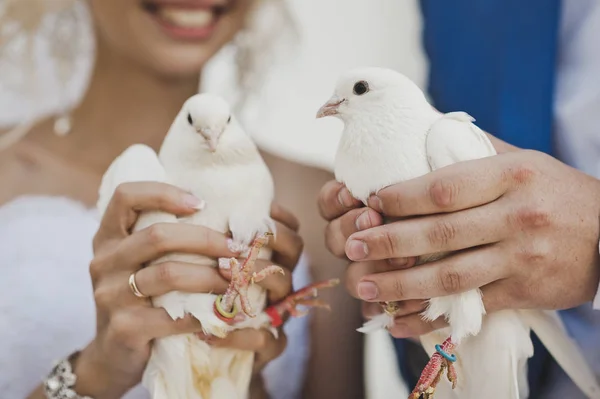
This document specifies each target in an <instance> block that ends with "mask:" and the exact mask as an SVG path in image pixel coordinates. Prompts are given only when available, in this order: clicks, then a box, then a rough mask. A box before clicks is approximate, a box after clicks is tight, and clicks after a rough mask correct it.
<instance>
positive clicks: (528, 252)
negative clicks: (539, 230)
mask: <svg viewBox="0 0 600 399" xmlns="http://www.w3.org/2000/svg"><path fill="white" fill-rule="evenodd" d="M551 248H552V244H551V243H550V242H549V240H546V239H539V238H538V239H536V240H532V241H530V242H529V243H527V244H525V245H521V247H520V249H519V258H520V260H521V262H523V263H526V264H537V263H545V261H546V260H547V259H548V257H549V256H550V252H551V250H552V249H551Z"/></svg>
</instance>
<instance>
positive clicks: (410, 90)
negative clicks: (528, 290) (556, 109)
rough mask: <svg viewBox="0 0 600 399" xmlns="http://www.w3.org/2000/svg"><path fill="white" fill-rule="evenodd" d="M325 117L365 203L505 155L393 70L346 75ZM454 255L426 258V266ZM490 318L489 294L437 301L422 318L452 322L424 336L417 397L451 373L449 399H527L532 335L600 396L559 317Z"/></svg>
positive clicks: (519, 314) (348, 179) (381, 319)
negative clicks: (333, 123) (425, 356)
mask: <svg viewBox="0 0 600 399" xmlns="http://www.w3.org/2000/svg"><path fill="white" fill-rule="evenodd" d="M325 116H335V117H337V118H339V119H341V120H342V121H343V122H344V131H343V133H342V137H341V140H340V142H339V144H338V149H337V153H336V157H335V164H334V171H335V177H336V180H338V181H339V182H341V183H343V184H345V185H346V187H347V188H348V190H349V191H350V192H351V193H352V195H353V196H354V197H355V198H357V199H359V200H361V201H363V202H364V203H365V204H366V201H367V199H368V197H369V196H370V195H372V194H373V193H376V192H378V191H379V190H380V189H382V188H384V187H386V186H389V185H392V184H395V183H399V182H401V181H405V180H408V179H412V178H416V177H418V176H422V175H424V174H426V173H429V172H431V171H433V170H435V169H438V168H442V167H444V166H447V165H450V164H452V163H455V162H460V161H466V160H472V159H477V158H483V157H487V156H493V155H495V154H496V151H495V150H494V147H493V146H492V143H491V142H490V141H489V139H488V138H487V136H486V135H485V134H484V133H483V131H481V130H480V129H479V128H478V127H477V126H475V125H474V124H473V123H472V122H473V121H474V120H473V118H471V117H470V116H469V115H467V114H466V113H464V112H453V113H448V114H445V115H441V114H440V113H438V112H437V111H436V110H435V109H434V108H433V107H432V106H431V105H430V104H429V103H428V102H427V100H426V98H425V95H424V94H423V92H422V91H421V90H420V89H419V88H418V87H417V86H416V85H415V84H414V83H413V82H412V81H410V80H409V79H408V78H407V77H405V76H404V75H402V74H400V73H397V72H395V71H392V70H388V69H383V68H357V69H353V70H350V71H348V72H346V73H345V74H343V75H342V76H341V78H340V79H339V80H338V83H337V85H336V87H335V92H334V95H333V97H332V98H331V99H330V100H329V101H328V102H327V103H326V104H324V105H323V106H322V107H321V109H320V110H319V112H318V114H317V117H318V118H320V117H325ZM446 255H447V254H434V255H430V256H427V257H421V258H420V259H419V261H418V263H424V262H428V261H433V260H436V259H440V258H441V257H443V256H446ZM384 310H385V312H384V313H383V314H382V315H380V316H378V317H376V318H374V319H372V320H371V321H369V322H367V323H366V324H365V325H364V326H363V328H362V329H359V331H362V332H369V331H373V330H376V329H379V328H385V327H387V326H388V325H389V324H390V323H391V322H392V321H393V315H394V311H395V310H396V307H395V304H394V303H386V304H385V305H384ZM484 315H485V309H484V305H483V302H482V298H481V291H480V290H479V289H476V290H471V291H467V292H463V293H460V294H456V295H449V296H445V297H439V298H432V299H431V300H429V303H428V307H427V309H426V310H425V311H424V312H423V314H422V317H423V318H425V319H428V320H435V319H437V318H439V317H441V316H443V317H445V319H446V320H447V321H448V323H449V327H448V328H445V329H443V330H439V331H437V332H434V333H430V334H427V335H424V336H422V337H421V343H422V345H423V346H424V348H425V350H426V351H428V353H432V355H431V360H430V362H429V364H428V365H427V367H426V369H425V370H424V372H423V374H422V375H421V379H420V380H419V382H418V384H417V386H416V387H415V389H414V390H413V392H412V393H411V396H410V398H415V399H418V398H419V397H420V395H423V396H424V397H425V398H430V397H432V396H433V393H434V391H435V389H436V386H437V384H438V382H439V380H440V378H441V375H442V374H443V372H444V370H446V371H447V376H448V379H449V380H450V381H451V382H452V386H451V387H450V384H445V385H443V386H440V387H439V388H438V396H439V397H441V398H452V397H460V398H475V397H481V398H486V399H495V398H497V399H517V398H525V397H527V395H528V386H527V379H526V361H527V359H528V358H529V357H531V356H532V355H533V345H532V342H531V339H530V329H531V330H533V331H535V333H536V334H537V335H538V336H539V338H540V340H541V341H542V342H543V343H544V345H545V346H546V347H547V348H548V349H549V351H550V352H551V353H552V355H553V356H554V357H555V359H556V360H557V362H558V363H559V364H560V365H561V366H562V367H563V369H564V370H565V371H566V373H567V374H568V375H569V376H570V377H571V378H572V379H573V380H574V381H575V383H576V384H577V385H578V386H579V387H580V389H581V390H582V391H583V392H584V393H585V394H587V395H588V396H590V397H592V398H600V387H599V386H598V383H597V381H596V379H595V377H594V374H593V372H592V371H591V369H590V368H589V366H588V365H587V363H586V362H585V360H584V358H583V356H582V355H581V352H580V349H579V348H578V346H577V345H576V344H575V343H574V342H573V341H572V340H571V339H570V338H569V336H568V334H567V332H566V330H565V329H564V327H563V325H562V323H561V320H560V319H559V317H558V315H557V313H556V312H544V311H524V310H523V311H521V310H519V311H517V310H508V311H501V312H496V313H492V314H489V315H485V317H484ZM442 341H443V342H442ZM458 345H460V346H459V349H458V351H457V352H458V353H459V356H456V355H455V353H454V352H455V351H456V349H457V348H456V347H457V346H458ZM457 374H460V377H461V378H460V379H457ZM455 387H456V389H454V388H455Z"/></svg>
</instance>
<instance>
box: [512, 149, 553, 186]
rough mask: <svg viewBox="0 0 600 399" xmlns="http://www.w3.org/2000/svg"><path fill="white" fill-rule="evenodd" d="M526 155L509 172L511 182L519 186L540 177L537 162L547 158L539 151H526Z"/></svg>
mask: <svg viewBox="0 0 600 399" xmlns="http://www.w3.org/2000/svg"><path fill="white" fill-rule="evenodd" d="M526 153H527V155H526V156H522V157H519V160H518V161H517V162H515V163H514V164H513V165H511V167H510V168H509V169H508V171H507V172H508V177H509V178H510V180H511V181H512V182H513V183H515V184H516V185H518V186H520V185H524V184H527V183H529V182H531V180H532V179H533V178H535V177H536V176H537V175H538V168H537V167H536V164H537V162H539V161H540V160H542V159H544V158H545V157H547V155H546V154H543V153H541V152H539V151H533V150H526ZM523 158H525V160H524V159H523Z"/></svg>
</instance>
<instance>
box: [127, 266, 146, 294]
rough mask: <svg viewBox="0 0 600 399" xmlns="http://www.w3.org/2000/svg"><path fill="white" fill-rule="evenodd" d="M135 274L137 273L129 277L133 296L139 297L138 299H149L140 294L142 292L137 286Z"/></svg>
mask: <svg viewBox="0 0 600 399" xmlns="http://www.w3.org/2000/svg"><path fill="white" fill-rule="evenodd" d="M135 273H136V272H133V273H131V274H130V275H129V288H131V292H133V295H135V296H137V297H138V298H147V297H146V295H144V294H142V293H141V292H140V290H139V289H138V287H137V284H136V283H135Z"/></svg>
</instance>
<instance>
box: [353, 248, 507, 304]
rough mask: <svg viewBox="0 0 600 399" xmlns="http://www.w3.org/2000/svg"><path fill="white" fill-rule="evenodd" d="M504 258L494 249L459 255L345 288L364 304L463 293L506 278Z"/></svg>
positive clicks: (371, 278) (379, 275)
mask: <svg viewBox="0 0 600 399" xmlns="http://www.w3.org/2000/svg"><path fill="white" fill-rule="evenodd" d="M504 259H505V257H503V255H502V253H501V252H500V250H499V249H498V248H496V247H495V246H488V247H482V248H478V249H473V250H468V251H463V252H461V253H458V254H455V255H452V256H450V257H447V258H444V259H442V260H438V261H435V262H431V263H427V264H424V265H420V266H415V267H412V268H410V269H406V270H399V271H391V272H385V273H377V274H370V275H366V276H364V277H362V278H361V279H360V280H359V281H358V284H356V285H351V284H350V285H349V286H348V289H349V292H350V294H351V295H353V296H356V297H358V298H360V299H362V300H365V301H371V302H375V301H405V300H408V299H426V298H433V297H439V296H445V295H451V294H457V293H460V292H465V291H468V290H472V289H475V288H478V287H482V286H484V285H486V284H489V283H491V282H492V281H496V280H498V279H501V278H504V277H506V276H507V275H508V273H509V272H508V268H507V265H506V263H505V260H504Z"/></svg>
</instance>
